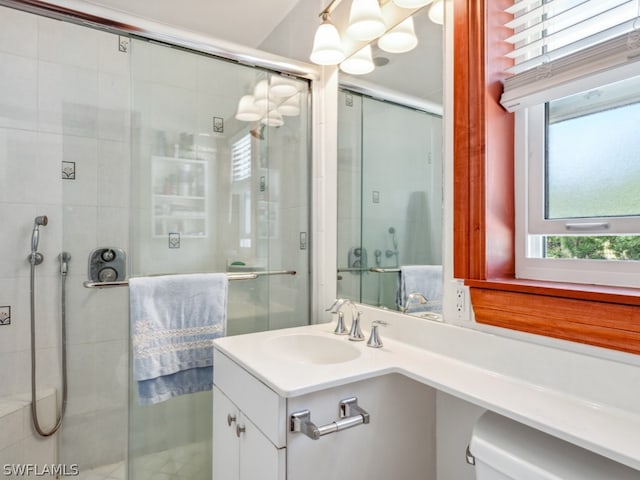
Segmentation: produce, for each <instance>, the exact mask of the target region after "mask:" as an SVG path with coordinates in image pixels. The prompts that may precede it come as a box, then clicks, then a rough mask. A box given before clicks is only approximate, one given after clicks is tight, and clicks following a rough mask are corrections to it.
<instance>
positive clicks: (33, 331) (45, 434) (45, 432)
mask: <svg viewBox="0 0 640 480" xmlns="http://www.w3.org/2000/svg"><path fill="white" fill-rule="evenodd" d="M62 255H65V253H64V252H63V253H62V254H61V260H60V261H61V262H62V261H65V260H64V258H63V257H62ZM35 276H36V265H35V262H31V282H30V286H31V288H30V291H31V292H30V297H31V298H30V303H31V415H32V418H33V427H34V428H35V430H36V432H38V435H40V436H42V437H49V436H51V435H53V434H54V433H56V432H57V431H58V430H59V429H60V426H61V425H62V419H63V418H64V413H65V410H66V409H67V331H66V330H67V327H66V323H67V322H66V316H67V315H66V297H67V295H66V284H67V273H66V269H62V268H61V269H60V280H61V294H60V296H61V298H60V304H61V313H62V331H61V333H62V405H61V408H60V413H59V414H57V418H56V423H55V425H54V426H53V427H52V428H51V429H50V430H44V429H43V428H42V427H41V426H40V422H39V420H38V407H37V397H38V395H37V391H36V329H35V324H36V313H35V297H36V294H35Z"/></svg>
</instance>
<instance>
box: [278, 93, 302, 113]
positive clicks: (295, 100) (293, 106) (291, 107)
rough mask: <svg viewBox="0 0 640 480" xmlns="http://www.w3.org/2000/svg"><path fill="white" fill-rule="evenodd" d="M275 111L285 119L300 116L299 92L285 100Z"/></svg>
mask: <svg viewBox="0 0 640 480" xmlns="http://www.w3.org/2000/svg"><path fill="white" fill-rule="evenodd" d="M276 110H278V112H280V114H281V115H284V116H285V117H295V116H298V115H300V92H298V93H296V94H295V95H293V96H291V97H289V98H287V99H286V100H285V101H284V102H282V103H281V104H280V105H278V108H277V109H276Z"/></svg>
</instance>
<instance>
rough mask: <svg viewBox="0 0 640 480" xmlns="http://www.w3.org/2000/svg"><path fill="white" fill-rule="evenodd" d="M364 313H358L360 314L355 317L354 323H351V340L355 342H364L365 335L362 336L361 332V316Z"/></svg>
mask: <svg viewBox="0 0 640 480" xmlns="http://www.w3.org/2000/svg"><path fill="white" fill-rule="evenodd" d="M361 315H362V312H358V314H357V315H356V316H355V317H354V319H353V322H351V330H349V340H352V341H354V342H360V341H362V340H364V335H363V334H362V330H360V316H361Z"/></svg>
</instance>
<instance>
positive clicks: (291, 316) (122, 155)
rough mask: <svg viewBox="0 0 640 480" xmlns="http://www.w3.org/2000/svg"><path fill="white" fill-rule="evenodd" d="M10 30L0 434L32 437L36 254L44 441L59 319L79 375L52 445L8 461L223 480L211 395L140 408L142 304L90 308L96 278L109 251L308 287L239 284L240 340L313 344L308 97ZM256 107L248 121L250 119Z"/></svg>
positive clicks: (4, 117)
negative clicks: (308, 334) (136, 355)
mask: <svg viewBox="0 0 640 480" xmlns="http://www.w3.org/2000/svg"><path fill="white" fill-rule="evenodd" d="M0 30H1V31H3V32H5V33H6V35H0V64H2V66H3V71H5V72H11V74H10V75H5V76H4V77H3V78H2V79H1V80H0V83H2V88H1V89H0V170H1V171H2V172H3V173H2V175H0V186H2V188H1V189H0V218H2V220H3V227H2V234H1V235H0V245H1V246H2V251H3V252H4V256H3V259H2V262H0V287H1V288H0V314H4V315H8V314H9V312H10V318H8V319H7V321H3V322H2V323H3V324H2V325H1V326H0V359H1V360H2V363H3V364H4V365H8V366H10V368H6V369H5V372H4V374H3V376H2V381H0V415H4V416H6V415H9V416H11V415H14V417H12V418H15V417H18V418H20V419H21V418H22V416H21V415H22V411H21V410H19V409H18V410H15V411H14V410H12V409H15V408H18V407H16V405H17V406H21V405H23V404H24V402H25V400H23V399H24V398H28V397H30V395H29V392H30V391H31V384H30V383H31V382H30V377H31V375H30V363H31V362H30V361H29V359H30V344H29V343H30V342H29V315H30V313H29V311H30V308H29V307H30V295H29V293H30V292H29V290H30V289H29V278H30V269H31V267H33V266H35V265H32V264H31V261H28V260H27V259H26V257H27V254H28V253H29V245H31V247H32V248H31V250H32V251H33V252H32V253H34V255H33V258H34V263H38V262H39V258H42V259H43V260H42V262H41V263H40V264H39V265H38V266H37V267H36V268H37V274H36V276H35V278H36V287H37V296H36V300H35V307H36V308H35V311H36V313H37V318H36V322H35V330H36V342H35V351H36V353H37V367H38V369H37V379H36V380H37V397H38V412H37V413H38V420H39V423H40V424H41V426H42V429H43V430H46V431H47V432H48V431H49V430H50V429H51V428H52V427H54V426H55V424H56V418H57V416H58V415H59V412H60V408H61V406H62V403H63V397H64V395H63V391H62V390H63V388H62V385H63V383H64V382H63V378H62V371H63V369H61V363H62V348H61V344H62V340H63V338H62V328H61V327H62V325H61V324H62V322H61V309H62V308H65V309H66V347H67V350H66V353H67V369H66V372H67V375H68V392H67V393H68V396H67V397H68V398H67V403H66V407H67V408H66V413H65V415H64V420H63V421H62V426H61V428H60V429H59V431H58V432H57V433H55V434H54V435H52V436H51V437H49V438H48V439H42V438H40V437H37V436H35V434H34V433H33V432H32V426H31V423H27V422H22V421H21V420H20V421H19V422H13V420H11V418H10V419H9V420H10V424H11V425H14V424H15V426H16V428H15V429H14V428H11V429H8V430H7V429H5V430H7V431H3V432H0V437H1V438H0V444H1V445H2V447H1V448H0V459H2V460H4V461H5V462H4V463H14V462H17V461H18V460H19V461H20V463H25V464H40V465H53V464H65V465H68V466H70V465H77V466H78V470H79V474H80V477H81V478H97V479H99V478H117V479H125V478H129V479H131V480H133V479H136V480H145V479H156V478H165V477H166V478H169V477H170V478H174V479H185V480H186V479H189V480H191V479H195V480H205V479H206V480H210V479H211V438H212V431H211V429H212V420H211V417H212V395H211V392H200V393H197V394H192V395H184V396H181V397H176V398H174V399H170V400H167V401H165V402H162V403H160V404H156V405H151V406H140V405H139V404H138V400H137V398H136V392H135V389H134V388H132V384H131V373H130V362H129V356H130V326H129V292H128V289H127V287H126V286H117V287H113V288H100V289H98V288H86V287H85V286H84V283H85V282H86V281H87V280H88V278H89V273H90V271H89V270H90V269H89V268H88V263H89V259H90V257H91V253H92V252H94V251H96V249H102V250H104V248H103V247H105V246H108V247H109V249H114V251H116V249H118V251H120V249H121V251H122V252H123V253H124V252H126V262H127V264H126V272H127V273H128V276H129V277H130V276H141V275H150V274H158V273H166V274H171V273H176V274H181V273H195V272H238V273H242V272H252V271H255V272H258V273H260V272H273V271H295V272H297V275H257V276H256V278H255V279H253V280H246V281H239V282H231V283H230V285H229V297H228V302H227V305H228V312H227V313H228V315H227V333H228V334H229V335H233V334H238V333H244V332H252V331H257V330H268V329H276V328H283V327H289V326H297V325H302V324H307V323H308V322H309V251H308V250H307V249H306V248H305V249H301V247H300V237H301V233H304V234H305V235H308V234H309V223H310V222H309V211H310V204H309V199H310V193H309V191H310V189H309V184H310V181H309V176H310V156H309V152H310V148H309V141H310V136H309V131H310V128H309V117H310V111H309V110H310V109H309V104H310V101H309V96H310V94H309V91H310V88H309V82H308V81H307V80H304V79H299V78H293V77H290V76H287V75H282V74H280V73H278V72H274V71H271V70H266V69H262V68H258V67H248V66H243V65H239V64H238V63H235V62H232V61H228V60H225V59H221V58H218V57H213V56H211V55H205V54H203V53H200V52H196V51H194V50H187V49H184V48H181V47H178V46H175V45H173V46H170V45H165V44H161V43H158V42H151V41H147V40H144V39H141V38H138V37H135V38H134V37H129V34H128V33H127V32H117V33H114V31H113V30H109V31H103V30H99V29H94V28H91V27H89V26H87V25H79V24H75V23H70V22H67V21H60V20H59V19H51V18H47V17H45V16H41V15H35V14H32V13H27V12H22V11H19V10H16V9H12V8H8V7H4V6H3V7H0ZM138 33H139V32H138ZM185 35H186V34H185ZM185 41H186V38H185ZM259 85H260V86H259ZM276 85H277V86H278V87H277V88H276ZM249 95H250V96H252V97H253V100H254V103H253V104H252V105H251V106H252V107H254V106H256V105H257V107H256V108H255V109H254V114H255V115H254V116H252V117H246V116H245V115H241V114H239V113H240V112H239V103H240V100H241V99H242V98H243V97H245V96H249ZM245 104H246V102H245ZM245 106H246V105H245ZM256 115H257V116H256ZM44 214H46V216H47V217H48V225H47V226H46V227H44V226H43V225H44V223H45V222H44V218H43V215H44ZM36 217H37V218H38V219H39V220H38V219H36V223H35V225H34V218H36ZM38 228H39V229H40V230H39V231H38ZM38 235H39V236H40V242H39V245H38ZM36 250H37V251H36ZM61 252H64V254H65V255H64V256H60V253H61ZM70 258H72V259H73V261H72V262H69V259H70ZM123 258H124V256H123ZM124 270H125V269H122V271H123V272H124ZM63 272H64V276H65V278H66V303H63V300H62V299H61V298H60V296H61V295H60V293H61V279H60V277H61V275H62V274H63ZM113 275H114V276H115V278H116V279H118V280H122V279H120V278H119V277H118V276H117V275H115V273H114V274H113ZM110 279H113V276H106V277H103V278H98V280H102V281H108V280H110ZM125 280H126V279H125ZM115 283H118V282H115ZM121 283H122V284H123V285H125V284H126V281H123V282H121ZM4 318H6V317H4V316H0V319H4ZM9 320H10V321H9ZM56 407H57V408H56ZM20 408H23V407H20ZM24 408H26V407H24ZM25 418H26V417H25ZM11 422H13V423H11ZM18 427H20V428H19V429H18ZM14 430H16V431H14ZM17 430H20V431H19V432H18V431H17ZM0 463H2V462H0Z"/></svg>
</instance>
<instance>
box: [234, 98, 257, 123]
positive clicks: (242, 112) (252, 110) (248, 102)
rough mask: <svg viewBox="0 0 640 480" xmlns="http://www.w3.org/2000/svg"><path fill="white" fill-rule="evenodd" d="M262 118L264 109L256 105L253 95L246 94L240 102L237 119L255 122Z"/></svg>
mask: <svg viewBox="0 0 640 480" xmlns="http://www.w3.org/2000/svg"><path fill="white" fill-rule="evenodd" d="M261 118H262V111H261V110H260V109H259V108H258V107H256V104H255V98H254V97H253V95H245V96H243V97H242V98H241V99H240V101H239V102H238V111H237V112H236V119H238V120H241V121H243V122H255V121H257V120H260V119H261Z"/></svg>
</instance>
